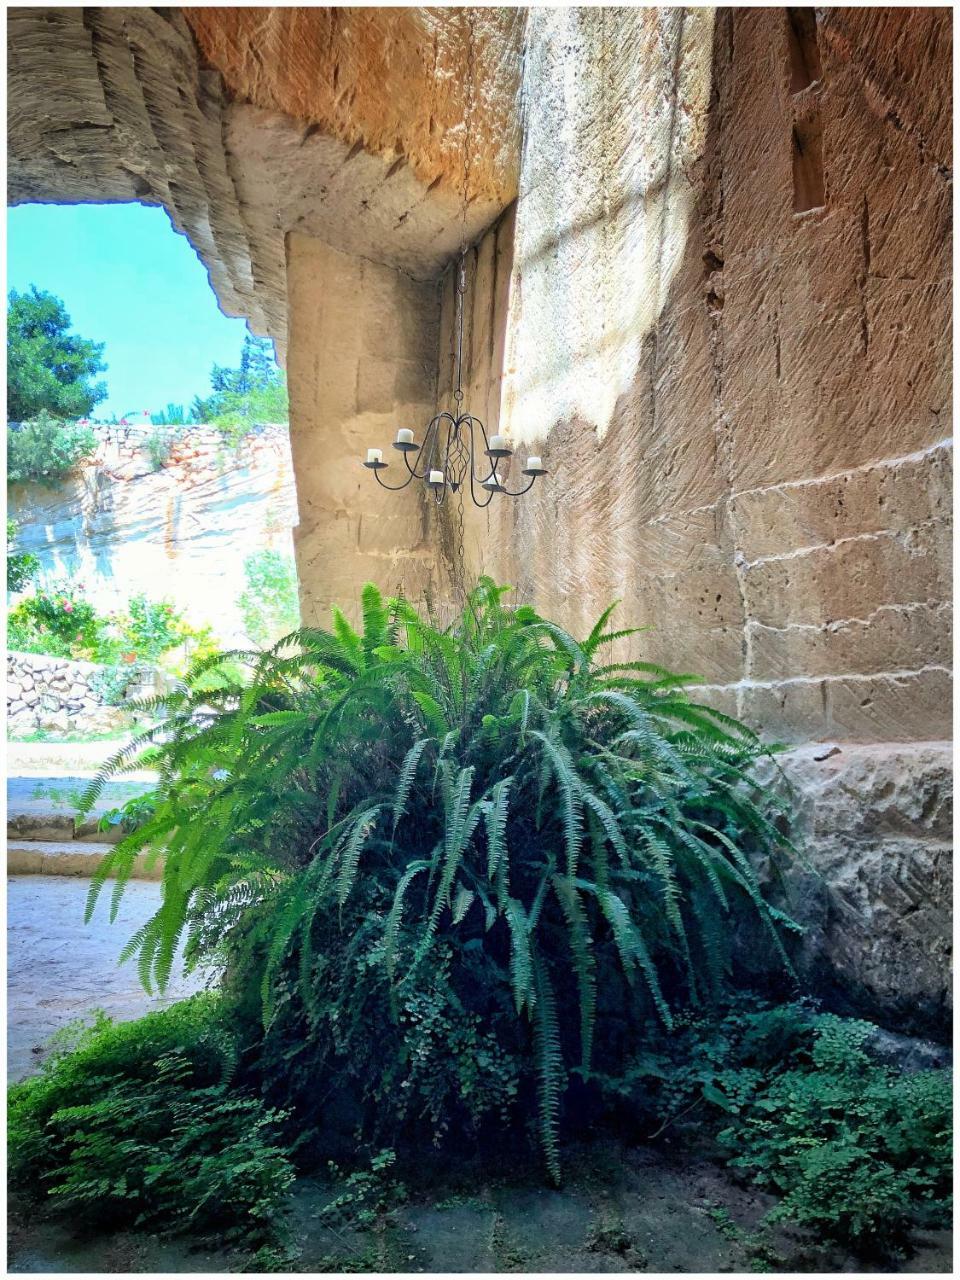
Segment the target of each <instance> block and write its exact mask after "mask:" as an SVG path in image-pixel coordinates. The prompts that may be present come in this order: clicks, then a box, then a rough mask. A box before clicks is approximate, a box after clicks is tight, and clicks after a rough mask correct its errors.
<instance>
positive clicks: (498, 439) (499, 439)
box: [489, 436, 510, 449]
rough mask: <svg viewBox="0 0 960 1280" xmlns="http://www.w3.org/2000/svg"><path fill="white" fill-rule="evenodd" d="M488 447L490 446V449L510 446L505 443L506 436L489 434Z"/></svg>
mask: <svg viewBox="0 0 960 1280" xmlns="http://www.w3.org/2000/svg"><path fill="white" fill-rule="evenodd" d="M489 448H491V449H509V448H510V446H509V444H508V443H507V437H506V436H491V437H490V445H489Z"/></svg>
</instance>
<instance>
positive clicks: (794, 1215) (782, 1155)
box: [720, 1015, 952, 1253]
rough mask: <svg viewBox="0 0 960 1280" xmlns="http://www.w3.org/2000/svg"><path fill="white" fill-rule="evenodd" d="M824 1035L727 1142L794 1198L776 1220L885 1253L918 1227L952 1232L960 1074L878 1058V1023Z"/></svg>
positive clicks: (742, 1163) (832, 1020) (829, 1021)
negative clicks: (892, 1064) (900, 1066)
mask: <svg viewBox="0 0 960 1280" xmlns="http://www.w3.org/2000/svg"><path fill="white" fill-rule="evenodd" d="M812 1030H813V1035H812V1036H811V1037H810V1038H811V1039H812V1045H811V1046H809V1047H807V1048H805V1049H803V1050H801V1051H800V1052H799V1053H797V1054H796V1055H794V1059H793V1062H792V1063H791V1064H790V1067H789V1069H787V1070H783V1071H780V1072H777V1073H775V1074H773V1075H772V1077H768V1078H764V1079H763V1080H762V1082H760V1083H758V1084H755V1085H754V1087H753V1088H752V1089H751V1090H750V1091H749V1094H750V1096H749V1097H748V1099H746V1100H745V1105H743V1106H742V1108H737V1110H738V1111H740V1114H739V1117H738V1119H737V1120H736V1121H735V1123H733V1124H732V1125H731V1126H730V1127H729V1128H727V1129H725V1130H724V1131H723V1132H722V1133H721V1134H720V1141H721V1142H722V1143H723V1144H724V1145H725V1146H726V1148H727V1150H728V1152H729V1153H730V1154H731V1155H732V1156H733V1159H732V1164H734V1165H735V1166H738V1167H740V1168H742V1169H746V1170H747V1171H749V1173H750V1176H751V1177H752V1179H753V1180H754V1181H755V1182H756V1183H757V1185H758V1186H761V1187H763V1188H765V1189H767V1190H770V1191H774V1192H776V1193H777V1194H778V1195H779V1196H781V1197H782V1198H781V1200H780V1202H779V1204H777V1205H776V1207H775V1208H774V1209H773V1210H772V1211H771V1212H770V1213H769V1214H768V1215H767V1220H768V1221H769V1222H780V1221H791V1222H796V1223H798V1224H799V1225H801V1226H805V1227H810V1228H812V1229H814V1230H815V1231H816V1232H817V1233H818V1235H819V1236H820V1237H821V1238H824V1239H827V1240H831V1241H836V1242H838V1243H840V1244H844V1245H852V1246H853V1247H855V1248H857V1249H861V1250H866V1251H868V1252H873V1253H880V1252H883V1251H885V1250H889V1249H890V1248H894V1247H896V1246H897V1245H898V1244H900V1243H902V1241H903V1239H904V1237H905V1236H906V1234H907V1232H908V1230H909V1229H910V1228H911V1227H912V1226H916V1225H920V1226H927V1227H930V1226H944V1227H946V1226H949V1224H950V1188H951V1155H952V1144H951V1136H950V1134H951V1076H950V1073H949V1072H945V1071H921V1072H917V1073H916V1074H913V1075H906V1074H899V1073H897V1072H896V1071H894V1070H892V1069H891V1068H889V1067H886V1066H882V1065H879V1064H878V1063H876V1062H874V1061H872V1060H871V1058H870V1055H869V1053H868V1051H867V1049H866V1047H865V1041H866V1040H867V1037H868V1036H869V1035H870V1033H871V1032H872V1031H873V1030H874V1028H873V1027H872V1026H871V1025H870V1024H869V1023H865V1022H856V1021H852V1020H848V1019H841V1018H836V1017H832V1016H830V1015H823V1016H821V1017H820V1018H818V1019H817V1020H816V1022H815V1026H814V1028H813V1029H812Z"/></svg>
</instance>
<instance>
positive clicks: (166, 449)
mask: <svg viewBox="0 0 960 1280" xmlns="http://www.w3.org/2000/svg"><path fill="white" fill-rule="evenodd" d="M157 416H158V415H156V414H154V415H153V418H152V419H151V420H152V421H153V422H154V423H156V418H157ZM160 416H162V415H160ZM144 448H145V449H146V451H147V457H148V458H149V459H150V465H151V467H152V468H153V470H154V471H159V470H160V468H161V467H162V466H163V464H164V463H165V462H166V461H167V459H168V458H169V457H170V453H171V450H172V449H173V434H172V432H170V431H162V430H161V429H160V428H159V427H156V429H155V430H154V431H151V432H150V434H149V435H148V436H147V440H146V444H145V445H144Z"/></svg>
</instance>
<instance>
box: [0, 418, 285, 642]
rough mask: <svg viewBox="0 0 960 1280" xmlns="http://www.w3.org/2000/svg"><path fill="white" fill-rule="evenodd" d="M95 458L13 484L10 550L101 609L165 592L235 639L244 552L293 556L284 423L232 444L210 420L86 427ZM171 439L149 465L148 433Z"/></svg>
mask: <svg viewBox="0 0 960 1280" xmlns="http://www.w3.org/2000/svg"><path fill="white" fill-rule="evenodd" d="M93 432H94V435H95V436H96V438H97V448H96V452H95V453H94V455H93V456H92V457H91V458H89V459H87V460H86V461H85V462H84V463H83V464H82V465H81V466H79V467H78V468H77V469H76V471H75V473H74V474H72V475H70V476H68V477H66V479H65V480H64V481H63V482H62V483H60V484H58V485H57V487H56V488H46V487H44V486H42V485H36V484H28V485H13V486H10V488H9V489H8V511H9V514H10V515H11V516H12V517H13V518H14V519H15V520H16V521H17V522H18V524H19V530H18V535H17V549H18V550H22V551H31V552H33V553H34V555H36V556H37V558H38V559H39V561H40V573H41V577H42V578H43V579H44V580H48V581H49V580H55V579H58V578H69V579H70V580H71V581H73V582H82V583H83V587H84V591H85V593H86V595H87V597H88V598H89V599H90V600H91V601H92V602H93V603H94V604H95V605H96V606H97V608H98V609H99V610H101V611H102V612H104V613H111V612H114V611H116V610H117V609H120V608H122V607H123V606H124V605H125V603H126V601H127V599H129V597H130V596H131V595H135V594H138V593H144V594H145V595H147V596H148V597H150V598H151V599H157V598H162V597H165V598H168V599H170V600H172V601H173V602H174V604H176V605H177V607H178V608H180V609H182V610H183V611H184V612H185V613H186V615H187V617H188V618H189V620H190V621H191V622H192V623H193V624H194V625H196V626H203V625H206V624H210V625H212V626H213V628H214V631H215V633H216V634H217V635H218V636H219V637H220V638H221V639H222V640H223V641H224V642H225V643H227V644H234V643H236V644H244V643H246V638H245V636H244V632H243V620H242V617H241V615H240V612H239V610H238V607H237V601H238V599H239V597H240V594H241V592H242V591H243V590H244V588H245V586H246V581H245V577H244V568H243V562H244V559H245V557H246V556H248V555H250V554H251V553H253V552H257V551H262V550H266V549H270V548H272V549H275V550H277V551H280V552H283V553H285V554H287V555H291V556H292V554H293V539H292V530H293V527H294V526H295V525H296V523H297V518H298V517H297V495H296V488H295V485H294V478H293V467H292V463H291V460H290V439H289V433H288V430H287V427H286V426H285V425H275V426H269V427H263V428H260V429H258V430H257V431H255V432H253V433H251V434H250V435H248V436H246V437H245V438H244V439H243V440H242V441H241V443H240V445H239V446H238V447H237V448H236V449H234V448H233V447H232V446H231V445H229V444H227V443H226V442H225V441H224V438H223V435H222V434H221V433H220V432H219V431H217V430H216V429H215V428H213V427H209V426H196V427H170V428H167V427H163V428H157V427H153V426H150V425H139V424H137V425H133V426H129V427H124V426H106V425H102V426H101V425H97V426H94V427H93ZM153 437H157V438H158V439H161V440H166V441H169V454H168V455H167V456H165V457H164V458H163V459H162V460H161V461H160V462H159V465H158V464H156V463H155V462H154V460H152V459H151V457H150V453H149V450H148V448H147V442H148V441H149V440H150V439H151V438H153Z"/></svg>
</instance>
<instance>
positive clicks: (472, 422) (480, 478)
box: [466, 413, 497, 506]
mask: <svg viewBox="0 0 960 1280" xmlns="http://www.w3.org/2000/svg"><path fill="white" fill-rule="evenodd" d="M466 416H467V418H468V419H469V421H470V487H471V489H472V488H473V472H474V462H475V452H474V444H475V441H474V437H473V428H474V427H475V426H477V427H479V428H480V434H481V436H482V437H483V450H484V457H486V451H487V449H488V448H489V445H488V444H487V430H486V427H484V425H483V423H482V422H481V421H480V419H479V418H475V417H474V416H473V414H472V413H468V414H467V415H466ZM487 462H488V463H489V465H490V470H489V472H488V473H487V475H485V476H477V481H478V483H479V484H483V482H484V480H489V479H490V477H491V476H492V475H493V473H494V471H496V469H497V460H496V458H487ZM486 505H487V504H486V503H484V506H486Z"/></svg>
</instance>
